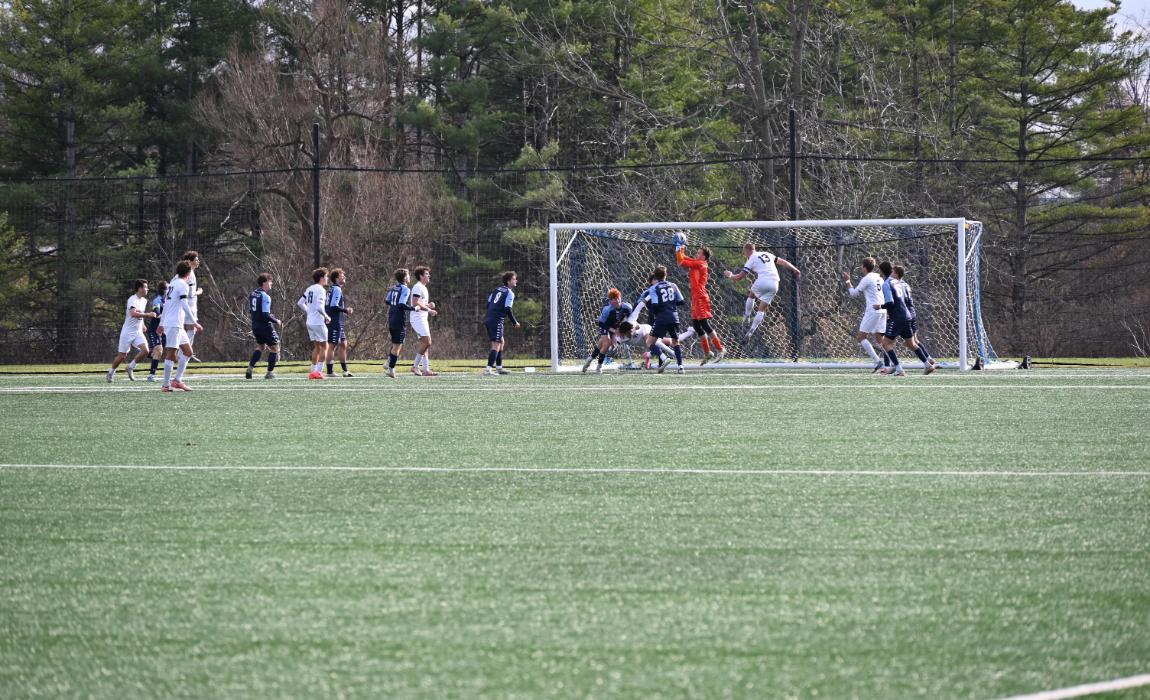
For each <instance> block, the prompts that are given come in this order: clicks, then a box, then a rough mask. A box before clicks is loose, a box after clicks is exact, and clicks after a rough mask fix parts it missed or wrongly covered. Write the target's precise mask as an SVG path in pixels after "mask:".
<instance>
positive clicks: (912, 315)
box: [891, 265, 938, 374]
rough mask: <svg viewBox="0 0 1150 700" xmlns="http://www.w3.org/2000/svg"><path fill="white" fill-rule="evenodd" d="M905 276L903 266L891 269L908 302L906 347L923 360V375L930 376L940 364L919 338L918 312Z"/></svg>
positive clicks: (899, 289) (892, 275)
mask: <svg viewBox="0 0 1150 700" xmlns="http://www.w3.org/2000/svg"><path fill="white" fill-rule="evenodd" d="M905 275H906V268H905V267H903V266H902V265H895V266H893V267H892V268H891V277H892V278H893V279H894V284H895V285H896V286H897V287H898V291H899V294H901V295H902V298H903V300H904V301H905V302H906V311H907V317H908V319H909V321H910V338H908V339H907V340H906V346H907V347H908V348H910V349H911V350H913V351H914V354H915V355H917V356H918V359H919V360H922V367H923V374H930V373H931V372H933V371H935V370H936V369H938V362H936V361H935V359H934V358H933V357H931V356H930V351H929V350H927V349H926V345H924V344H923V342H922V341H921V340H920V339H919V337H918V311H917V310H916V309H915V308H914V299H913V298H912V297H911V295H910V285H909V284H907V283H906V281H905V280H904V279H903V277H904V276H905Z"/></svg>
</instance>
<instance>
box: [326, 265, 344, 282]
mask: <svg viewBox="0 0 1150 700" xmlns="http://www.w3.org/2000/svg"><path fill="white" fill-rule="evenodd" d="M342 274H343V268H342V267H336V268H333V269H332V271H331V272H329V273H328V275H327V278H328V279H329V280H331V281H332V282H334V281H335V279H336V278H337V277H339V276H341V275H342Z"/></svg>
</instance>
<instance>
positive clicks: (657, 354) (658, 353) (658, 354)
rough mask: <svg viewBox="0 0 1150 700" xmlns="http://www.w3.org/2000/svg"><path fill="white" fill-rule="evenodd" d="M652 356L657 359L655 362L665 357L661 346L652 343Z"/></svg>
mask: <svg viewBox="0 0 1150 700" xmlns="http://www.w3.org/2000/svg"><path fill="white" fill-rule="evenodd" d="M651 357H652V358H653V359H654V360H655V362H658V361H659V360H661V359H663V349H662V348H660V347H659V346H658V345H652V346H651Z"/></svg>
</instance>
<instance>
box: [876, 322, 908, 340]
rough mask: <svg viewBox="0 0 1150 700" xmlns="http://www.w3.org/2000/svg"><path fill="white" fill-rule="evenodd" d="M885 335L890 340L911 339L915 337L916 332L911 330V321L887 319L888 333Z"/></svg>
mask: <svg viewBox="0 0 1150 700" xmlns="http://www.w3.org/2000/svg"><path fill="white" fill-rule="evenodd" d="M883 335H885V336H886V337H888V338H910V337H911V336H913V335H914V330H913V329H912V328H911V323H910V319H903V320H901V321H896V320H894V319H887V322H886V332H885V333H883Z"/></svg>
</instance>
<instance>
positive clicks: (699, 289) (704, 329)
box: [674, 233, 727, 365]
mask: <svg viewBox="0 0 1150 700" xmlns="http://www.w3.org/2000/svg"><path fill="white" fill-rule="evenodd" d="M674 241H675V262H677V263H679V265H680V267H685V268H687V273H688V275H689V276H690V279H691V327H690V328H688V329H687V330H686V332H685V333H683V334H682V335H680V336H679V342H683V341H684V340H687V339H689V338H690V337H691V336H692V335H695V334H698V336H699V342H700V343H701V344H702V346H703V353H704V356H703V362H702V364H704V365H705V364H707V363H708V362H718V361H720V360H722V359H723V356H724V355H726V354H727V350H726V348H724V347H723V343H722V341H721V340H719V334H718V333H716V332H715V329H714V328H712V327H711V318H712V315H711V296H710V295H709V294H707V276H708V274H709V271H710V270H709V264H708V261H709V260H710V259H711V249H710V248H708V247H707V246H701V247H700V248H699V250H698V252H696V253H695V257H693V258H689V257H687V253H686V252H685V249H686V247H687V237H686V236H684V235H683V234H681V233H676V234H675V237H674ZM711 346H714V348H715V349H714V350H713V351H712V350H711Z"/></svg>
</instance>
